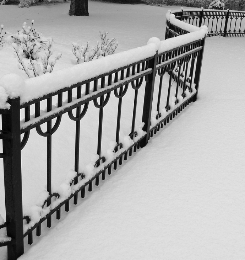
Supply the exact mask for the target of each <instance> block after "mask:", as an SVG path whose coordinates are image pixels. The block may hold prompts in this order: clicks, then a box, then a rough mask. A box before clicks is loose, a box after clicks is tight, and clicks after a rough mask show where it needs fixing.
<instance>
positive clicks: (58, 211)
mask: <svg viewBox="0 0 245 260" xmlns="http://www.w3.org/2000/svg"><path fill="white" fill-rule="evenodd" d="M56 219H60V208H58V209H57V211H56Z"/></svg>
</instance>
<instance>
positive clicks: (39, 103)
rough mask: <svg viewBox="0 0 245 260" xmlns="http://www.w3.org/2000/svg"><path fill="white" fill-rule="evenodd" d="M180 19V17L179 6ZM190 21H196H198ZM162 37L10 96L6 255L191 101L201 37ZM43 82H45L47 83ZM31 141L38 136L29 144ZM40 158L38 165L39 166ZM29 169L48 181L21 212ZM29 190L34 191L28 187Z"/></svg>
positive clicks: (12, 255)
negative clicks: (26, 94) (97, 67)
mask: <svg viewBox="0 0 245 260" xmlns="http://www.w3.org/2000/svg"><path fill="white" fill-rule="evenodd" d="M199 14H200V13H199ZM202 14H203V11H202ZM181 15H182V16H181ZM180 16H181V17H182V18H181V19H182V20H184V19H185V17H184V16H183V11H182V12H180ZM194 23H195V24H197V23H198V24H200V23H201V20H198V19H196V18H195V22H194ZM187 33H189V31H188V30H187V29H186V28H184V26H183V27H181V26H176V25H174V24H172V23H171V22H170V21H168V22H167V29H166V38H171V37H177V36H178V35H182V34H187ZM167 41H169V42H173V40H171V39H170V40H167ZM167 41H163V42H161V43H160V47H159V49H158V52H155V54H154V55H149V56H148V57H147V58H144V59H138V60H137V61H135V62H133V63H130V64H128V65H125V66H119V67H117V68H114V69H112V70H109V71H107V72H104V73H101V74H99V75H96V76H94V77H91V78H88V79H86V80H83V81H79V82H77V83H75V84H72V85H71V86H69V87H62V88H60V89H57V90H55V91H54V92H51V93H47V94H42V95H40V97H36V98H30V99H29V100H27V101H23V100H22V99H21V101H20V98H15V99H9V103H10V105H11V108H10V109H9V110H1V111H0V112H1V115H2V120H3V127H2V132H1V137H2V138H3V147H4V149H3V155H4V156H3V158H4V173H5V187H6V188H7V191H6V197H7V200H6V216H7V217H6V223H5V224H2V225H1V226H0V228H1V227H3V228H5V227H7V233H8V236H10V237H11V238H12V242H9V241H7V242H6V241H5V242H1V244H0V246H4V245H8V256H9V259H17V257H18V256H20V255H21V254H22V253H23V252H24V246H23V237H26V238H27V241H28V243H29V244H32V243H33V239H34V235H36V236H37V237H38V236H40V235H41V234H42V231H43V228H44V227H43V225H44V224H45V225H46V226H47V227H51V226H52V222H53V219H54V218H56V219H60V218H61V214H62V212H63V211H66V212H68V211H69V210H70V206H71V203H72V204H75V205H76V204H77V203H78V198H79V197H81V198H84V197H85V196H86V194H87V193H88V192H91V191H92V190H93V189H94V187H95V186H98V185H99V184H100V183H101V181H102V180H105V178H106V176H107V175H110V174H111V173H112V172H113V170H116V169H117V168H118V166H119V165H121V164H122V163H123V161H124V160H127V159H128V158H129V157H130V156H132V154H133V153H134V152H136V151H137V150H138V149H140V148H142V147H144V146H145V145H146V144H147V142H148V140H149V138H150V137H152V136H153V135H154V134H155V133H156V132H157V131H158V130H160V128H162V127H163V126H164V125H166V124H167V123H169V122H170V121H171V120H172V119H173V118H174V117H175V116H176V115H177V114H178V113H180V112H181V111H182V110H183V109H184V108H185V107H186V106H187V105H188V104H190V103H191V102H194V101H196V98H197V93H198V85H199V80H200V73H201V65H202V63H201V62H202V57H203V49H204V41H205V36H204V34H203V36H202V37H201V38H200V36H199V38H198V40H189V37H188V36H187V37H186V40H185V41H186V42H187V43H178V44H177V45H176V47H171V48H168V49H166V48H165V47H166V46H165V45H166V42H167ZM175 44H176V43H175ZM164 46H165V47H164ZM34 80H35V79H34ZM33 82H34V81H33ZM42 86H43V87H44V88H45V87H46V86H45V82H44V81H43V82H42ZM34 92H35V91H34ZM34 92H33V93H34ZM33 93H32V94H33ZM64 125H69V126H70V127H69V129H68V128H67V127H64ZM62 127H63V131H62ZM64 129H65V131H66V132H64ZM30 136H35V138H33V137H32V138H30ZM37 138H39V139H37ZM34 139H37V140H38V141H37V142H36V143H35V142H33V143H32V140H34ZM40 143H41V145H39V144H40ZM71 143H72V145H70V144H71ZM28 149H33V150H35V151H34V152H33V155H32V158H31V160H30V158H27V156H26V155H27V154H30V153H28V152H26V151H28ZM21 156H22V161H23V163H22V165H21ZM37 156H38V157H40V158H38V161H39V160H40V161H41V164H37V165H36V163H35V162H36V161H37V160H36V159H35V157H37ZM91 158H92V159H91ZM60 160H62V161H65V162H66V163H67V165H71V168H72V170H71V171H70V172H69V175H68V177H67V179H66V178H65V176H64V175H63V176H62V174H61V173H60V172H61V171H63V169H61V168H60V164H59V161H60ZM21 166H22V168H21ZM27 168H29V169H31V171H32V172H33V175H32V179H33V181H34V182H36V183H38V186H46V191H45V192H44V193H43V194H42V197H41V198H40V201H39V202H37V203H36V205H35V207H34V208H31V210H29V211H28V210H27V211H26V209H24V210H23V207H22V198H21V194H22V188H21V184H22V179H23V178H21V174H22V176H25V171H26V169H27ZM21 170H22V173H21ZM13 179H14V180H15V182H14V181H13ZM24 179H25V178H24ZM25 180H26V179H25ZM27 183H29V180H28V181H23V187H24V189H25V190H28V193H24V201H25V200H27V199H30V198H28V197H30V196H32V197H33V198H31V199H36V198H35V196H34V195H33V193H34V192H37V191H38V190H37V189H36V186H35V185H33V187H28V185H27ZM31 188H32V189H33V192H29V189H31ZM26 194H28V195H26ZM29 194H31V195H29ZM22 211H24V213H22Z"/></svg>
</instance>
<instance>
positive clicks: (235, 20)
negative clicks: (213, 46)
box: [173, 9, 245, 37]
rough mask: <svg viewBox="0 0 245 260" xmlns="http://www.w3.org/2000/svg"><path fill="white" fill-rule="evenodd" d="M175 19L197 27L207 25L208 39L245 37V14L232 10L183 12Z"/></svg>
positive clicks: (177, 14)
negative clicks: (214, 37)
mask: <svg viewBox="0 0 245 260" xmlns="http://www.w3.org/2000/svg"><path fill="white" fill-rule="evenodd" d="M173 14H174V15H175V17H176V18H177V19H179V20H181V21H184V22H186V23H188V24H192V25H194V26H197V27H201V26H202V25H206V26H207V27H208V37H212V36H218V35H220V36H224V37H228V36H230V37H238V36H244V35H245V12H241V11H232V10H205V9H201V10H183V9H182V10H181V11H177V12H173Z"/></svg>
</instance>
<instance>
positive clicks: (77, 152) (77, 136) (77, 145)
mask: <svg viewBox="0 0 245 260" xmlns="http://www.w3.org/2000/svg"><path fill="white" fill-rule="evenodd" d="M79 98H81V86H78V87H77V99H79ZM80 113H81V106H79V107H77V109H76V118H77V120H76V134H75V172H76V173H77V174H78V173H79V155H80V126H81V121H80V120H79V116H80ZM77 183H78V177H75V178H74V184H75V185H76V184H77ZM77 197H78V194H77V193H76V194H75V195H74V204H75V205H76V204H77Z"/></svg>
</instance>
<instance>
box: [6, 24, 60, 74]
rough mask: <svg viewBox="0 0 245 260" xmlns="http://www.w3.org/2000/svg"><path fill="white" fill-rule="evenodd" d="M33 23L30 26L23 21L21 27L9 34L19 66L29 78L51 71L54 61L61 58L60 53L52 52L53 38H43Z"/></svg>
mask: <svg viewBox="0 0 245 260" xmlns="http://www.w3.org/2000/svg"><path fill="white" fill-rule="evenodd" d="M33 24H34V21H32V25H31V26H27V25H26V23H24V24H23V26H22V29H21V30H20V31H18V32H17V34H15V35H12V36H11V38H12V46H13V48H14V51H15V54H16V57H17V60H18V63H19V68H20V69H21V70H23V71H24V72H25V73H26V74H27V76H28V77H29V78H31V77H37V76H39V75H41V74H45V73H48V72H49V73H50V72H52V71H53V69H54V65H55V64H56V61H57V60H59V59H60V58H61V54H60V53H59V54H56V55H54V54H53V51H52V45H53V40H52V39H46V38H44V37H43V36H42V35H41V34H40V33H38V32H37V31H36V30H35V29H34V28H33Z"/></svg>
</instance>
